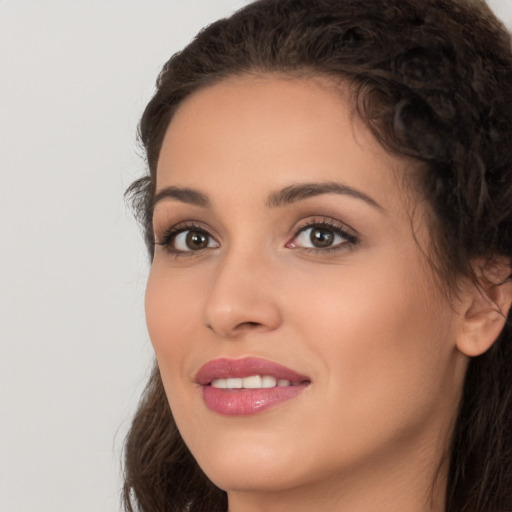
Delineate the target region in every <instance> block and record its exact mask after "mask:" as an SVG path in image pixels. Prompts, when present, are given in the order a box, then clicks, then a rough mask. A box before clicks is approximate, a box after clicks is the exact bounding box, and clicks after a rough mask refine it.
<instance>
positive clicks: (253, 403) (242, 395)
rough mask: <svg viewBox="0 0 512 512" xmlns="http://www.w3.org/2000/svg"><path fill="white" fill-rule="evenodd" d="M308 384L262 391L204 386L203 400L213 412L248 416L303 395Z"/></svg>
mask: <svg viewBox="0 0 512 512" xmlns="http://www.w3.org/2000/svg"><path fill="white" fill-rule="evenodd" d="M306 387H307V384H299V385H297V386H283V387H279V386H278V387H274V388H262V389H221V388H215V387H213V386H203V399H204V402H205V404H206V407H208V408H209V409H210V410H212V411H213V412H216V413H218V414H222V415H224V416H247V415H249V414H255V413H257V412H261V411H265V410H267V409H270V408H273V407H276V406H277V405H280V404H282V403H284V402H287V401H288V400H291V399H292V398H295V397H296V396H297V395H298V394H299V393H301V392H302V391H303V390H304V389H305V388H306Z"/></svg>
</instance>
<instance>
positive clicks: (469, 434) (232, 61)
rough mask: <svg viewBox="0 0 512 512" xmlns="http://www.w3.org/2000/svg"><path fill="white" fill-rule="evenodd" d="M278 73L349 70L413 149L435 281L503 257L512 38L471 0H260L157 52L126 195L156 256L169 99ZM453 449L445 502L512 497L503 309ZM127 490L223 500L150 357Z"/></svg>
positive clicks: (151, 506)
mask: <svg viewBox="0 0 512 512" xmlns="http://www.w3.org/2000/svg"><path fill="white" fill-rule="evenodd" d="M273 73H280V74H283V73H284V74H287V75H290V76H292V77H293V76H311V77H313V76H326V77H332V78H334V79H335V80H336V81H337V82H338V83H339V82H340V81H341V82H343V83H345V84H349V86H350V90H351V91H352V94H353V99H354V103H353V105H354V110H355V112H356V113H357V115H359V116H360V118H361V119H362V120H363V121H364V122H365V123H366V125H367V126H368V127H369V129H370V130H371V131H372V133H373V135H374V136H375V137H376V138H377V140H378V141H379V142H380V143H381V145H382V146H383V147H384V148H386V149H387V150H388V151H390V152H391V153H394V154H398V155H404V156H406V157H409V158H412V159H413V160H414V161H416V162H418V163H419V164H420V166H419V168H420V169H421V172H420V173H419V178H418V179H419V182H418V185H419V188H420V190H421V194H422V195H423V197H424V198H425V199H426V201H427V203H428V204H429V205H430V208H431V217H432V220H431V223H430V226H431V232H432V238H433V239H434V242H433V247H432V248H433V253H435V255H436V257H435V258H434V259H433V261H432V264H433V265H434V266H435V267H436V269H437V271H438V274H439V276H440V277H441V281H442V282H444V283H445V284H447V285H450V286H451V285H452V283H453V282H454V278H455V277H457V276H460V275H467V276H469V275H471V273H472V266H471V262H472V261H474V260H475V258H483V259H484V260H485V261H489V260H492V259H495V258H498V257H499V258H502V259H503V258H504V259H505V261H507V264H508V263H509V262H510V259H511V257H512V50H511V37H510V34H509V33H508V32H507V30H506V29H505V28H504V26H503V25H502V24H501V23H500V22H499V21H498V20H497V19H496V17H495V16H494V15H493V14H492V12H491V11H490V9H489V8H488V7H487V5H486V4H485V3H484V2H483V1H479V0H386V1H385V2H384V1H376V0H343V1H342V0H260V1H257V2H254V3H252V4H250V5H248V6H246V7H244V8H243V9H241V10H240V11H238V12H236V13H235V14H233V15H232V16H231V17H229V18H226V19H221V20H219V21H217V22H215V23H213V24H212V25H210V26H208V27H207V28H205V29H203V30H202V31H201V32H200V33H199V34H198V35H197V36H196V38H195V39H194V40H193V41H192V42H191V43H190V44H189V45H188V46H187V47H186V48H185V49H183V50H182V51H180V52H178V53H176V54H175V55H173V56H172V58H171V59H170V60H169V61H168V62H167V63H166V64H165V65H164V67H163V69H162V71H161V73H160V75H159V76H158V79H157V83H156V92H155V94H154V96H153V98H152V99H151V101H150V102H149V104H148V105H147V107H146V110H145V111H144V114H143V116H142V119H141V122H140V127H139V135H140V140H141V142H142V144H143V146H144V149H145V154H146V157H147V165H148V168H149V173H148V175H147V176H144V177H143V178H141V179H139V180H137V181H135V182H134V183H133V184H132V185H131V186H130V188H129V189H128V191H127V195H128V197H129V198H130V199H131V201H132V204H133V206H134V208H135V212H136V214H137V216H138V219H139V221H140V222H141V224H142V226H143V229H144V232H145V240H146V243H147V247H148V250H149V255H150V258H152V257H153V231H152V223H151V220H152V213H153V210H152V209H153V198H154V194H155V188H156V167H157V161H158V157H159V153H160V148H161V145H162V141H163V138H164V134H165V132H166V129H167V127H168V125H169V123H170V121H171V119H172V117H173V114H174V112H175V111H176V109H177V108H178V106H179V105H180V104H181V102H182V101H183V100H184V99H185V98H187V97H188V96H190V95H191V94H193V93H194V92H196V91H198V90H200V89H202V88H205V87H208V86H210V85H213V84H215V83H218V82H220V81H222V80H225V79H228V78H230V77H234V76H243V75H268V74H273ZM507 279H510V276H508V278H507ZM498 284H499V283H498ZM449 457H450V467H449V476H448V486H447V494H446V510H447V511H449V512H510V510H512V464H511V463H512V326H511V325H510V324H508V323H507V324H506V325H505V327H504V329H503V331H502V332H501V334H500V336H499V338H498V339H497V340H496V342H495V343H494V344H493V346H492V347H491V348H490V349H489V350H488V351H487V352H486V353H484V354H483V355H481V356H478V357H474V358H472V359H471V360H470V363H469V366H468V370H467V374H466V378H465V382H464V389H463V396H462V399H461V403H460V407H459V411H458V415H457V419H456V424H455V427H454V432H453V437H452V442H451V451H450V453H449ZM123 499H124V506H125V509H126V510H127V511H129V512H134V511H135V510H140V511H143V512H159V511H162V512H164V511H166V512H170V511H173V512H174V511H175V512H185V511H194V512H203V511H204V512H214V511H215V512H217V511H223V510H226V509H227V497H226V493H225V492H223V491H222V490H220V489H218V488H217V487H215V486H214V485H213V484H212V483H211V482H210V481H209V480H208V478H207V477H206V476H205V475H204V474H203V472H202V471H201V469H200V468H199V466H198V464H197V463H196V461H195V460H194V458H193V457H192V455H191V454H190V452H189V450H188V449H187V447H186V446H185V444H184V442H183V440H182V438H181V436H180V434H179V432H178V430H177V428H176V425H175V422H174V420H173V417H172V414H171V411H170V408H169V405H168V402H167V399H166V396H165V392H164V390H163V386H162V381H161V378H160V374H159V370H158V367H157V366H155V368H154V370H153V374H152V376H151V378H150V380H149V382H148V384H147V388H146V390H145V392H144V395H143V397H142V399H141V402H140V404H139V408H138V411H137V413H136V416H135V418H134V420H133V424H132V427H131V430H130V432H129V435H128V437H127V441H126V446H125V485H124V493H123Z"/></svg>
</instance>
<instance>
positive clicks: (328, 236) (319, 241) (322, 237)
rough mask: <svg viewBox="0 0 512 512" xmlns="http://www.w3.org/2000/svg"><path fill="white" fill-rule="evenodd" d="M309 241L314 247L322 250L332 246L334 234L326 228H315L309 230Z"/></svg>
mask: <svg viewBox="0 0 512 512" xmlns="http://www.w3.org/2000/svg"><path fill="white" fill-rule="evenodd" d="M309 239H310V241H311V244H312V245H313V246H314V247H318V248H319V249H322V248H324V247H330V246H331V245H332V244H333V242H334V233H333V232H332V230H330V229H327V228H323V227H315V228H311V229H310V234H309Z"/></svg>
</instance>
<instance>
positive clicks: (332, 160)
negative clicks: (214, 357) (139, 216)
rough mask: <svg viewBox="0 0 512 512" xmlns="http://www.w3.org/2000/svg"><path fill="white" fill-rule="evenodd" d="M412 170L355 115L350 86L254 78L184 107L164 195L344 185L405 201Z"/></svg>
mask: <svg viewBox="0 0 512 512" xmlns="http://www.w3.org/2000/svg"><path fill="white" fill-rule="evenodd" d="M409 166H410V162H406V161H405V159H400V158H397V157H395V156H392V155H390V154H389V153H388V152H387V151H385V150H384V149H383V148H382V146H380V144H379V143H378V142H377V141H376V140H375V138H374V137H373V135H372V134H371V133H370V131H369V130H368V128H367V127H366V125H365V124H364V123H363V122H362V121H361V119H359V117H358V116H357V115H356V114H355V112H354V108H353V107H352V105H351V103H350V97H349V89H348V85H344V84H341V85H340V84H334V83H333V82H332V81H331V80H329V79H327V78H314V79H312V78H297V77H294V78H291V77H283V76H257V77H254V76H247V77H237V78H232V79H229V80H225V81H222V82H220V83H217V84H215V85H213V86H209V87H207V88H204V89H201V90H199V91H198V92H196V93H195V94H193V95H191V96H190V97H189V98H187V99H186V100H185V101H184V102H183V103H182V104H181V105H180V107H179V108H178V109H177V111H176V113H175V115H174V117H173V119H172V121H171V123H170V125H169V127H168V129H167V133H166V135H165V138H164V142H163V145H162V150H161V152H160V158H159V161H158V166H157V190H158V189H161V188H163V187H167V186H172V185H179V186H194V187H195V188H208V187H211V188H212V189H215V190H216V191H217V192H219V193H220V194H221V195H223V194H224V195H225V194H227V193H228V192H233V193H235V194H239V195H240V196H242V195H243V194H244V191H247V192H249V193H250V194H251V195H252V196H254V195H256V194H257V192H259V191H261V192H262V193H267V191H268V190H269V189H270V188H279V187H283V186H287V185H289V184H290V183H297V182H299V183H300V182H311V181H315V182H318V181H320V182H322V181H342V182H344V183H346V184H347V185H349V186H353V187H357V188H361V189H363V190H365V191H366V192H368V193H369V194H370V195H371V194H372V193H375V194H377V195H379V196H380V197H381V198H385V199H386V201H385V202H388V200H390V201H395V200H397V199H399V198H400V200H401V201H403V199H404V197H408V193H406V192H404V190H403V189H402V187H400V186H398V184H399V183H401V182H402V180H401V179H399V180H397V176H402V175H403V173H404V172H405V169H406V168H408V167H409ZM221 185H223V186H224V190H221Z"/></svg>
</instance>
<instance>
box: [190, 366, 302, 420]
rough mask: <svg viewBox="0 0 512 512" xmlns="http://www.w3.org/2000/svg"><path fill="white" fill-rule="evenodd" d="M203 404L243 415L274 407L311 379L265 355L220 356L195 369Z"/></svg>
mask: <svg viewBox="0 0 512 512" xmlns="http://www.w3.org/2000/svg"><path fill="white" fill-rule="evenodd" d="M195 381H196V383H197V384H199V385H200V386H201V387H202V391H203V400H204V402H205V405H206V406H207V407H208V408H209V409H210V410H212V411H214V412H216V413H218V414H221V415H225V416H245V415H248V414H255V413H257V412H261V411H264V410H267V409H269V408H273V407H275V406H277V405H280V404H282V403H284V402H287V401H288V400H291V399H292V398H294V397H296V396H297V395H299V394H300V393H301V392H302V391H303V390H304V389H305V388H307V387H308V386H309V385H310V384H311V379H310V378H309V377H307V376H305V375H301V374H299V373H298V372H296V371H294V370H291V369H290V368H287V367H285V366H282V365H280V364H277V363H274V362H272V361H268V360H266V359H261V358H255V357H249V358H243V359H228V358H220V359H214V360H213V361H209V362H208V363H206V364H205V365H203V366H202V367H201V368H200V370H199V371H198V373H197V375H196V378H195Z"/></svg>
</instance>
